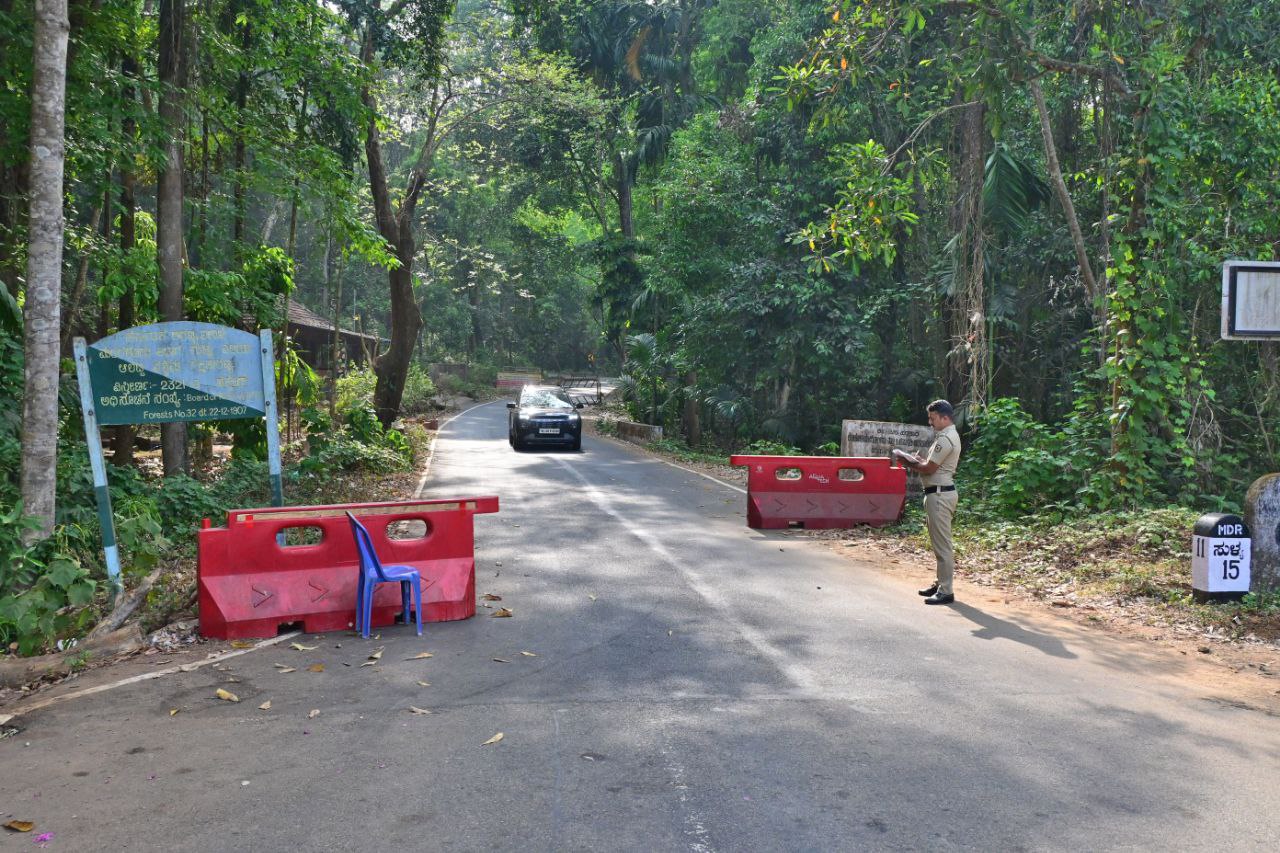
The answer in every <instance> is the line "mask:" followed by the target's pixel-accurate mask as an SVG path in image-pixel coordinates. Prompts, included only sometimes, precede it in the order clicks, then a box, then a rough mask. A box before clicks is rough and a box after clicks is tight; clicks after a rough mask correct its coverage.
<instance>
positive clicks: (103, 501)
mask: <svg viewBox="0 0 1280 853" xmlns="http://www.w3.org/2000/svg"><path fill="white" fill-rule="evenodd" d="M87 349H88V348H87V347H86V346H85V342H84V338H76V339H75V359H76V381H77V383H78V384H79V386H80V411H81V412H82V413H83V414H84V438H85V444H86V445H88V447H89V467H90V468H92V469H93V493H94V496H95V497H96V498H97V499H98V523H99V524H100V525H101V527H102V550H103V552H104V553H105V554H106V558H107V581H108V582H109V583H110V584H111V595H112V597H113V598H114V597H115V596H116V595H117V594H118V593H119V592H120V590H121V589H122V585H121V583H120V548H119V546H117V545H116V523H115V519H114V518H113V517H112V515H111V490H110V489H108V488H107V466H106V463H105V462H104V460H103V458H102V435H101V434H100V433H99V432H98V415H97V412H96V410H95V406H94V399H93V387H92V385H91V384H90V382H89V358H88V354H87Z"/></svg>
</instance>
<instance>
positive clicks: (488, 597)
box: [481, 592, 502, 601]
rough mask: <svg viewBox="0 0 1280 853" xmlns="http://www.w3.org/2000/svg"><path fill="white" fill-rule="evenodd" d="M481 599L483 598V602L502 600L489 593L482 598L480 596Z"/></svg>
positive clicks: (498, 596) (500, 597)
mask: <svg viewBox="0 0 1280 853" xmlns="http://www.w3.org/2000/svg"><path fill="white" fill-rule="evenodd" d="M481 598H483V599H484V600H485V601H501V600H502V596H500V595H494V594H493V593H491V592H486V593H485V594H484V595H483V596H481Z"/></svg>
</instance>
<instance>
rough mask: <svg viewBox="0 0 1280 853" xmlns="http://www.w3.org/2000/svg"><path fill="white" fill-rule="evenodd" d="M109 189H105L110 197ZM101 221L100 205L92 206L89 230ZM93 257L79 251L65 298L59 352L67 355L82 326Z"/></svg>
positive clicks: (95, 228) (86, 252) (93, 228)
mask: <svg viewBox="0 0 1280 853" xmlns="http://www.w3.org/2000/svg"><path fill="white" fill-rule="evenodd" d="M110 193H111V190H110V189H108V190H107V195H108V197H110ZM101 221H102V205H101V204H99V205H97V206H95V207H94V208H93V213H92V214H90V216H89V228H88V230H89V231H97V230H98V223H99V222H101ZM92 257H93V255H92V253H91V252H88V251H84V252H81V253H80V263H79V265H78V267H77V269H76V283H75V285H74V286H73V287H72V288H71V297H70V298H69V299H68V300H67V309H68V311H69V312H70V313H69V315H68V316H67V318H66V321H65V322H64V323H63V328H62V344H61V346H60V347H59V352H60V353H61V354H62V355H68V354H69V353H70V352H71V339H72V338H73V337H75V334H76V332H77V331H81V329H77V326H83V324H82V322H81V320H80V304H81V303H82V302H83V301H84V292H85V290H86V289H87V288H88V286H89V261H90V259H91V258H92Z"/></svg>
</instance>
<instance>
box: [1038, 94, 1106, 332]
mask: <svg viewBox="0 0 1280 853" xmlns="http://www.w3.org/2000/svg"><path fill="white" fill-rule="evenodd" d="M1027 87H1028V88H1029V89H1030V90H1031V97H1032V98H1034V99H1035V102H1036V112H1037V113H1039V115H1040V137H1041V138H1042V139H1043V140H1044V156H1045V162H1046V164H1047V165H1048V167H1049V177H1050V179H1051V180H1052V182H1053V191H1054V194H1055V195H1057V197H1058V204H1060V205H1061V206H1062V213H1063V215H1064V216H1065V217H1066V219H1067V230H1068V231H1070V232H1071V245H1072V246H1074V247H1075V250H1076V263H1077V264H1079V265H1080V277H1081V278H1083V279H1084V287H1085V292H1086V293H1088V294H1089V301H1090V303H1092V305H1093V310H1094V316H1095V317H1097V314H1098V310H1099V307H1100V304H1099V303H1100V301H1101V295H1100V294H1099V292H1098V280H1097V279H1096V278H1094V276H1093V266H1092V265H1091V264H1090V263H1089V250H1088V248H1087V247H1086V246H1085V244H1084V232H1082V231H1081V230H1080V220H1079V219H1078V218H1077V217H1076V207H1075V205H1074V204H1072V203H1071V193H1070V192H1068V191H1067V182H1066V180H1065V179H1064V178H1063V177H1062V166H1061V164H1059V163H1058V147H1057V145H1056V144H1055V143H1054V141H1053V127H1052V126H1051V125H1050V124H1049V107H1048V106H1047V105H1046V104H1045V100H1044V90H1042V89H1041V88H1040V81H1039V80H1038V79H1036V78H1034V77H1033V78H1031V79H1030V80H1029V81H1027Z"/></svg>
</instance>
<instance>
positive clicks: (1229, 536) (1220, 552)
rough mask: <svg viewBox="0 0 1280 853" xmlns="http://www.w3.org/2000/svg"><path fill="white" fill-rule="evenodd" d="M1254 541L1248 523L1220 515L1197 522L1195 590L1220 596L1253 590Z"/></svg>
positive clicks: (1193, 540)
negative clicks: (1251, 579)
mask: <svg viewBox="0 0 1280 853" xmlns="http://www.w3.org/2000/svg"><path fill="white" fill-rule="evenodd" d="M1252 544H1253V542H1252V539H1251V538H1250V536H1249V528H1248V526H1246V525H1245V523H1244V520H1243V519H1241V518H1240V517H1239V516H1237V515H1227V514H1223V513H1216V514H1212V515H1206V516H1203V517H1201V519H1200V520H1199V521H1198V522H1196V526H1195V530H1194V531H1193V534H1192V537H1191V588H1192V590H1193V591H1195V592H1199V593H1208V594H1209V595H1211V596H1219V595H1222V594H1223V593H1234V594H1237V595H1242V594H1244V593H1246V592H1248V591H1249V562H1250V558H1251V557H1252V550H1253V549H1252V547H1251V546H1252Z"/></svg>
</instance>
